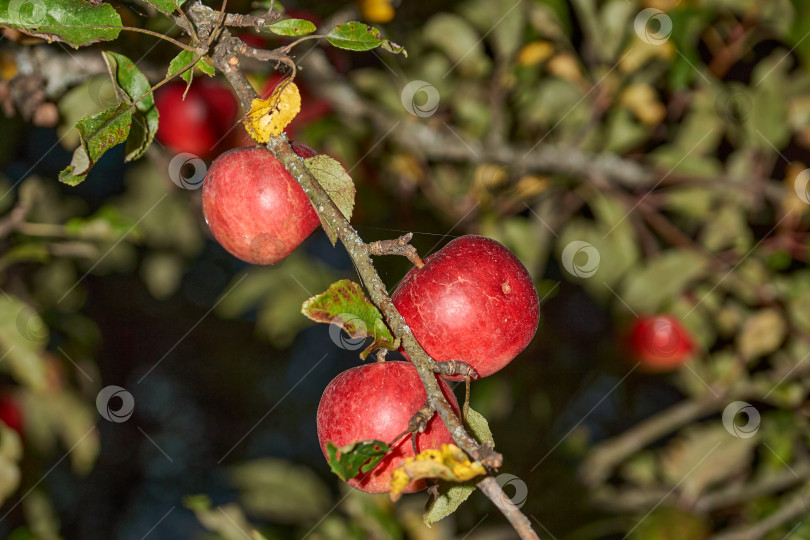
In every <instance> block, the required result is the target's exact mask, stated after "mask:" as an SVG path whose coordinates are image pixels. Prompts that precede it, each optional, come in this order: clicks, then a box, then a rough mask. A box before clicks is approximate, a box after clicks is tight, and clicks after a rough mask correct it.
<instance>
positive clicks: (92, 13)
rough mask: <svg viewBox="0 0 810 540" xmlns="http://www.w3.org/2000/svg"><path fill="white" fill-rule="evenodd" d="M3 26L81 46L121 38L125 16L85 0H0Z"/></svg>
mask: <svg viewBox="0 0 810 540" xmlns="http://www.w3.org/2000/svg"><path fill="white" fill-rule="evenodd" d="M0 26H11V27H13V28H16V29H17V30H19V31H21V32H24V33H26V34H29V35H32V36H37V37H42V38H45V39H47V40H49V41H64V42H65V43H68V44H70V45H72V46H73V47H76V48H78V47H79V46H81V45H88V44H90V43H95V42H96V41H110V40H113V39H115V38H117V37H118V33H119V32H120V31H121V17H120V16H119V15H118V13H116V11H115V9H114V8H113V7H112V6H111V5H108V4H103V5H101V6H98V7H95V6H92V5H91V4H89V3H88V2H85V1H83V0H47V1H45V0H39V1H35V0H0Z"/></svg>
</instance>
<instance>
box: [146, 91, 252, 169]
mask: <svg viewBox="0 0 810 540" xmlns="http://www.w3.org/2000/svg"><path fill="white" fill-rule="evenodd" d="M185 91H186V83H185V82H181V81H177V82H172V83H169V84H167V85H166V86H164V87H162V88H159V89H158V90H157V91H156V92H155V105H156V106H157V109H158V112H159V113H160V124H159V126H158V132H157V140H158V141H159V142H160V143H161V144H163V145H164V146H166V148H168V149H169V150H170V151H171V152H174V153H178V154H179V153H185V152H187V153H190V154H194V155H195V156H198V157H201V158H207V157H210V156H212V155H216V154H217V153H219V151H221V150H222V149H223V148H226V147H227V141H226V139H227V138H228V136H229V134H230V133H232V130H234V131H235V129H234V125H236V123H237V115H238V112H239V103H238V102H237V101H236V97H234V95H233V93H232V92H231V91H230V89H229V88H228V87H227V86H225V85H224V84H223V83H221V82H219V81H217V80H206V79H199V78H197V79H194V82H193V83H192V84H191V87H190V88H189V89H188V93H187V94H186V98H185V100H184V99H183V93H184V92H185Z"/></svg>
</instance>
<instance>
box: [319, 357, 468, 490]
mask: <svg viewBox="0 0 810 540" xmlns="http://www.w3.org/2000/svg"><path fill="white" fill-rule="evenodd" d="M439 386H440V387H441V389H442V393H443V394H444V397H445V398H447V401H448V402H449V403H450V406H451V407H452V408H453V410H454V411H455V412H456V414H457V415H458V414H459V408H458V402H457V401H456V397H455V396H454V395H453V392H452V391H451V390H450V387H449V386H447V383H445V382H444V381H443V380H441V379H439ZM426 401H427V395H426V394H425V389H424V387H423V386H422V382H421V381H420V379H419V375H418V374H417V373H416V368H414V367H413V365H412V364H410V363H409V362H398V361H386V362H374V363H372V364H364V365H361V366H357V367H354V368H352V369H349V370H346V371H344V372H343V373H341V374H340V375H338V376H337V377H335V378H334V379H333V380H332V382H330V383H329V385H328V386H327V387H326V390H324V392H323V396H322V397H321V402H320V404H319V405H318V441H319V442H320V445H321V450H322V451H323V455H324V456H327V453H326V443H327V441H331V442H332V443H333V444H334V445H335V446H338V447H340V446H345V445H347V444H350V443H352V442H355V441H362V440H367V439H375V440H378V441H383V442H385V443H391V442H392V441H393V439H394V437H396V436H397V435H400V434H401V433H402V432H403V431H405V430H406V429H407V428H408V422H409V421H410V420H411V418H412V417H413V415H414V414H416V412H417V411H418V410H419V409H420V408H421V407H422V405H424V404H425V402H426ZM413 437H416V448H417V449H418V451H419V452H422V451H423V450H427V449H430V448H440V447H441V445H442V444H454V443H453V437H452V436H451V435H450V432H449V431H448V430H447V427H445V425H444V423H443V422H442V420H441V418H439V416H438V415H434V416H433V418H431V419H430V421H429V422H428V424H427V429H426V430H425V431H424V432H423V433H419V434H416V435H413ZM413 455H414V453H413V442H412V440H411V437H410V436H406V437H402V438H401V439H400V440H398V441H397V442H396V443H395V444H394V447H393V449H392V450H391V452H390V453H389V454H388V455H387V456H386V457H385V459H383V460H382V461H381V462H380V463H379V464H378V465H377V466H376V467H374V468H373V469H372V470H371V471H369V472H368V473H360V474H359V475H358V476H356V477H355V478H352V479H350V480H349V485H350V486H352V487H355V488H357V489H360V490H362V491H365V492H368V493H386V492H388V490H389V488H390V484H391V474H392V473H393V471H394V469H395V468H396V467H397V466H399V465H400V464H401V463H402V461H403V460H404V459H405V458H407V457H411V456H413ZM425 487H426V484H425V482H424V480H418V481H415V482H411V483H410V484H408V486H407V487H406V488H405V491H404V492H405V493H413V492H415V491H420V490H422V489H425Z"/></svg>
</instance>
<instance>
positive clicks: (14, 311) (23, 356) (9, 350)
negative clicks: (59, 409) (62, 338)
mask: <svg viewBox="0 0 810 540" xmlns="http://www.w3.org/2000/svg"><path fill="white" fill-rule="evenodd" d="M48 336H49V330H48V327H47V326H46V325H45V323H44V322H43V320H42V318H41V317H40V316H39V314H38V313H37V312H36V311H34V309H33V308H31V307H30V306H28V305H27V304H25V303H23V302H21V301H20V300H17V299H16V298H13V297H11V296H8V295H4V296H0V351H2V352H0V355H2V357H3V361H2V363H0V367H2V368H3V369H4V370H8V371H9V372H10V373H11V375H12V377H14V379H16V380H17V381H18V382H20V383H21V384H24V385H26V386H28V387H29V388H32V389H34V390H43V389H44V388H45V386H46V381H45V361H44V360H43V359H42V356H41V353H42V352H43V349H44V347H45V344H46V343H47V342H48Z"/></svg>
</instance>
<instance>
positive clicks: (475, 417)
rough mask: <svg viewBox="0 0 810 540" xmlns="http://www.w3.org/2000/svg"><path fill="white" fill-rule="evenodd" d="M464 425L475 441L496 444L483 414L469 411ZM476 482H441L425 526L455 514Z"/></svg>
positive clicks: (427, 508) (427, 511)
mask: <svg viewBox="0 0 810 540" xmlns="http://www.w3.org/2000/svg"><path fill="white" fill-rule="evenodd" d="M464 425H465V427H466V428H467V431H468V432H469V433H470V434H471V435H472V436H473V437H475V440H476V441H478V442H479V443H481V444H483V443H485V442H491V443H493V444H494V443H495V440H494V439H493V438H492V431H490V429H489V424H488V423H487V419H486V418H484V416H483V415H482V414H481V413H478V412H476V411H474V410H472V409H468V411H467V419H466V421H465V423H464ZM475 482H476V481H475V480H470V481H468V482H463V483H461V484H458V483H448V482H442V481H440V482H439V495H438V497H435V498H433V499H430V500H429V501H428V503H427V506H426V507H425V513H424V515H423V516H422V520H423V521H424V522H425V525H427V526H428V527H430V525H432V524H433V523H436V522H437V521H439V520H442V519H444V518H446V517H447V516H449V515H450V514H452V513H453V512H455V511H456V510H457V509H458V507H459V506H460V505H461V503H463V502H464V501H466V500H467V498H468V497H469V496H470V495H471V494H472V492H473V491H475V489H476V488H475Z"/></svg>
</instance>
